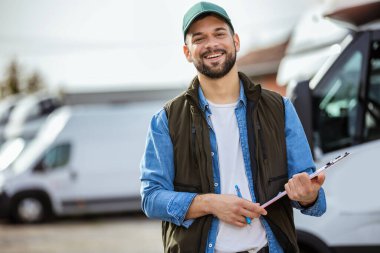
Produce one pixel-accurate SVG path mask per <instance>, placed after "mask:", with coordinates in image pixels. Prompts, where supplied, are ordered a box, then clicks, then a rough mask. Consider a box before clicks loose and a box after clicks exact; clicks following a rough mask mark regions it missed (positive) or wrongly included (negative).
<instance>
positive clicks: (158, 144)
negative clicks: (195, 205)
mask: <svg viewBox="0 0 380 253" xmlns="http://www.w3.org/2000/svg"><path fill="white" fill-rule="evenodd" d="M140 171H141V176H140V180H141V189H140V193H141V198H142V204H141V205H142V210H143V211H144V213H145V214H146V215H147V216H148V217H150V218H157V219H161V220H164V221H169V222H172V223H174V224H176V225H178V226H181V225H182V226H185V227H189V226H190V225H191V223H192V221H191V220H188V221H185V216H186V213H187V211H188V209H189V207H190V205H191V203H192V201H193V199H194V197H195V195H196V194H195V193H188V192H176V191H174V186H173V180H174V175H175V170H174V162H173V145H172V142H171V139H170V135H169V128H168V122H167V117H166V113H165V110H164V109H161V110H160V111H159V112H158V113H157V114H155V115H154V116H153V118H152V120H151V124H150V126H149V129H148V135H147V140H146V147H145V152H144V154H143V157H142V160H141V163H140Z"/></svg>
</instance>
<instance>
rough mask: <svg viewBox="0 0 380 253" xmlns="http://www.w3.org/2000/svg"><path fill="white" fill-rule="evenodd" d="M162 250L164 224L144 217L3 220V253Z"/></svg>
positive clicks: (0, 226)
mask: <svg viewBox="0 0 380 253" xmlns="http://www.w3.org/2000/svg"><path fill="white" fill-rule="evenodd" d="M162 251H163V250H162V243H161V223H160V222H159V221H152V220H148V219H147V218H145V217H144V216H143V215H141V214H123V215H117V216H107V217H104V216H103V217H100V216H97V217H90V218H75V219H64V220H58V221H55V222H51V223H49V224H43V225H12V224H9V223H6V222H5V221H0V252H1V253H61V252H62V253H63V252H65V253H66V252H67V253H119V252H120V253H122V252H123V253H124V252H126V253H127V252H131V253H155V252H162Z"/></svg>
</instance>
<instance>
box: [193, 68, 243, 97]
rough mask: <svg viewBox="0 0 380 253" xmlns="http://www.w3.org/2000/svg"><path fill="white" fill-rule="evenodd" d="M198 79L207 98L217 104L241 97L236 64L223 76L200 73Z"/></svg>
mask: <svg viewBox="0 0 380 253" xmlns="http://www.w3.org/2000/svg"><path fill="white" fill-rule="evenodd" d="M198 79H199V82H200V85H201V87H202V91H203V94H204V95H205V97H206V99H207V100H209V101H211V102H212V103H215V104H229V103H234V102H236V101H237V100H238V98H239V93H240V82H239V75H238V71H237V67H236V65H235V66H234V67H233V68H232V69H231V71H230V72H229V73H228V74H227V75H225V76H224V77H222V78H219V79H211V78H209V77H207V76H205V75H203V74H201V73H198Z"/></svg>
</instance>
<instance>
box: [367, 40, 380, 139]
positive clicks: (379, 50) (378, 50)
mask: <svg viewBox="0 0 380 253" xmlns="http://www.w3.org/2000/svg"><path fill="white" fill-rule="evenodd" d="M369 65H370V74H369V79H368V82H369V84H368V100H367V108H366V113H365V120H364V122H365V126H364V140H365V141H370V140H375V139H379V138H380V41H374V42H372V45H371V56H370V61H369Z"/></svg>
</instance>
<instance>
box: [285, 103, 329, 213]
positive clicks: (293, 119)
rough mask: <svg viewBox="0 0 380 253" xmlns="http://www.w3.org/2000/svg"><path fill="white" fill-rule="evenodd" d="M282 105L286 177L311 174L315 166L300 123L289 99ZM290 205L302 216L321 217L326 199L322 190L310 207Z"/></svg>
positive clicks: (293, 202)
mask: <svg viewBox="0 0 380 253" xmlns="http://www.w3.org/2000/svg"><path fill="white" fill-rule="evenodd" d="M284 104H285V136H286V151H287V158H288V176H289V178H291V177H293V175H295V174H298V173H302V172H306V173H308V174H311V173H313V172H314V171H315V164H314V161H313V156H312V154H311V150H310V147H309V143H308V142H307V138H306V135H305V132H304V130H303V127H302V124H301V121H300V120H299V118H298V115H297V112H296V110H295V108H294V106H293V104H292V103H291V102H290V101H289V99H287V98H284ZM292 205H293V207H295V208H297V209H299V210H300V211H301V213H303V214H307V215H311V216H321V215H322V214H324V213H325V212H326V197H325V193H324V190H323V188H321V189H320V190H319V193H318V197H317V200H316V201H315V203H314V204H313V205H312V206H310V207H307V208H305V207H302V206H301V205H300V204H299V203H298V202H297V201H292Z"/></svg>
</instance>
